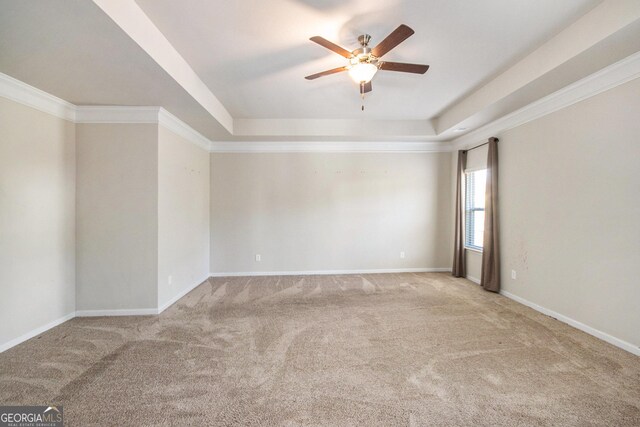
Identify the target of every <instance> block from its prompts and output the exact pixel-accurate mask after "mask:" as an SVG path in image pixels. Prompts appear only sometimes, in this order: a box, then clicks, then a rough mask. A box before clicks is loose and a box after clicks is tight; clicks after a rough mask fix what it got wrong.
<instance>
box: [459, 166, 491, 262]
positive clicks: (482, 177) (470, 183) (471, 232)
mask: <svg viewBox="0 0 640 427" xmlns="http://www.w3.org/2000/svg"><path fill="white" fill-rule="evenodd" d="M486 179H487V170H486V169H482V170H477V171H473V172H466V173H465V204H464V205H465V218H464V219H465V239H464V243H465V247H467V248H470V249H476V250H482V240H483V238H484V192H485V182H486Z"/></svg>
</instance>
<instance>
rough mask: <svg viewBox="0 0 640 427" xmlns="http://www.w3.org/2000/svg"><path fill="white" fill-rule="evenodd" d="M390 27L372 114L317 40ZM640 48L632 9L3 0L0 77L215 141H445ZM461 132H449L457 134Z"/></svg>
mask: <svg viewBox="0 0 640 427" xmlns="http://www.w3.org/2000/svg"><path fill="white" fill-rule="evenodd" d="M399 24H407V25H409V26H411V27H412V28H413V29H414V30H415V35H413V36H412V37H410V38H409V39H408V40H406V41H405V42H403V43H402V44H400V46H398V47H397V48H395V49H394V50H392V51H391V52H390V53H388V54H387V55H386V56H385V58H384V59H386V60H389V61H398V62H415V63H426V64H429V65H430V66H431V69H430V70H429V71H428V72H427V74H425V75H412V74H406V73H392V72H384V71H381V72H379V73H378V74H377V75H376V76H375V78H374V80H373V87H374V90H373V92H372V93H370V94H368V95H367V97H366V101H365V104H366V110H365V111H364V113H363V112H361V111H360V108H359V107H360V97H359V94H358V89H357V86H356V85H355V84H354V83H352V82H351V80H350V79H349V77H348V75H347V74H346V73H343V74H336V75H331V76H327V77H323V78H320V79H318V80H314V81H307V80H305V79H304V76H306V75H309V74H312V73H315V72H319V71H322V70H326V69H330V68H335V67H337V66H341V65H343V64H344V62H345V59H344V58H342V57H341V56H339V55H336V54H334V53H332V52H330V51H328V50H326V49H324V48H322V47H320V46H318V45H316V44H315V43H313V42H311V41H309V40H308V39H309V37H311V36H315V35H319V36H322V37H325V38H327V39H329V40H331V41H334V42H336V43H338V44H340V45H342V46H344V47H345V48H347V49H349V50H351V49H354V48H355V47H357V40H356V39H357V36H358V35H359V34H361V33H365V32H366V33H369V34H371V35H372V37H373V39H372V45H375V44H376V43H377V42H379V41H381V40H382V39H383V38H384V37H385V36H386V35H387V34H389V33H390V32H391V31H392V30H393V29H394V28H396V27H397V26H398V25H399ZM639 49H640V1H638V0H615V1H614V0H611V1H602V0H482V1H468V0H455V1H454V0H376V1H370V0H368V1H364V0H268V1H265V0H239V1H228V0H181V1H175V0H119V1H114V0H93V1H89V0H47V1H35V0H34V1H15V0H0V72H2V73H5V74H8V75H10V76H12V77H15V78H17V79H18V80H21V81H23V82H25V83H27V84H30V85H33V86H35V87H37V88H39V89H42V90H44V91H46V92H49V93H51V94H53V95H56V96H58V97H60V98H62V99H65V100H67V101H69V102H72V103H74V104H77V105H141V106H160V107H164V108H165V109H167V110H168V111H169V112H171V113H172V114H174V115H175V116H177V117H178V118H180V119H182V120H183V121H184V122H186V123H187V124H188V125H190V126H191V127H193V128H194V129H195V130H197V131H199V132H201V133H202V134H203V135H204V136H205V137H207V138H209V139H211V140H215V141H255V142H258V143H259V142H260V141H320V142H321V141H398V142H403V141H404V142H409V141H450V140H452V139H455V138H460V137H461V136H462V135H464V134H465V132H467V133H468V132H471V131H473V130H474V129H478V128H480V127H482V126H484V125H485V124H488V123H490V122H492V121H494V120H497V119H499V118H501V117H504V116H506V115H507V114H510V113H511V112H514V111H515V110H517V109H518V108H521V107H523V106H524V105H527V104H531V103H532V102H534V101H536V100H537V99H539V98H541V97H543V96H546V95H549V94H551V93H552V92H553V91H558V90H560V89H561V88H564V87H566V86H567V85H569V84H571V83H573V82H575V81H576V80H577V79H582V78H584V77H586V76H588V75H590V74H591V73H594V72H595V71H597V70H600V69H602V68H603V67H605V66H608V65H611V64H614V63H616V62H617V61H621V60H622V59H623V58H626V57H628V56H629V55H631V54H633V53H634V52H637V51H638V50H639ZM459 127H463V128H466V130H465V131H464V132H462V133H456V132H455V129H456V128H459Z"/></svg>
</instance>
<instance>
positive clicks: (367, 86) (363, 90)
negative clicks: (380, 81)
mask: <svg viewBox="0 0 640 427" xmlns="http://www.w3.org/2000/svg"><path fill="white" fill-rule="evenodd" d="M372 89H373V88H372V87H371V82H369V83H364V84H360V93H367V92H371V90H372Z"/></svg>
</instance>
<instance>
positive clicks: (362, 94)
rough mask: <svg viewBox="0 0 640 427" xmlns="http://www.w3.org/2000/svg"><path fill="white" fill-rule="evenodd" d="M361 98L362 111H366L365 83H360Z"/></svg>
mask: <svg viewBox="0 0 640 427" xmlns="http://www.w3.org/2000/svg"><path fill="white" fill-rule="evenodd" d="M360 98H361V99H362V105H361V106H360V108H361V111H364V82H360Z"/></svg>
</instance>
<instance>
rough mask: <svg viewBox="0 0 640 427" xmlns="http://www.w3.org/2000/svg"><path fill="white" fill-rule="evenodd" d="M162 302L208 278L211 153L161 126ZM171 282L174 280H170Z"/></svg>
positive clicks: (159, 195)
mask: <svg viewBox="0 0 640 427" xmlns="http://www.w3.org/2000/svg"><path fill="white" fill-rule="evenodd" d="M158 159H159V163H158V165H159V166H158V304H159V307H163V306H164V305H166V304H167V303H168V302H169V301H171V300H173V299H174V298H175V297H177V296H179V295H182V294H183V293H184V292H186V291H188V290H190V289H191V288H192V287H193V286H194V285H195V284H197V283H200V282H202V281H203V280H205V279H206V278H207V277H209V219H210V215H209V196H210V189H209V183H210V182H211V181H210V177H209V152H208V151H206V150H204V149H202V148H200V147H197V146H195V145H194V144H192V143H191V142H189V141H187V140H185V139H184V138H182V137H180V136H178V135H176V134H175V133H173V132H171V131H170V130H168V129H165V128H164V127H162V126H160V127H159V129H158ZM169 282H171V283H169Z"/></svg>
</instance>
